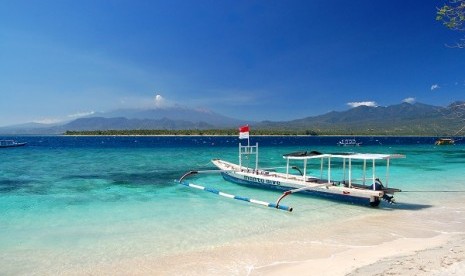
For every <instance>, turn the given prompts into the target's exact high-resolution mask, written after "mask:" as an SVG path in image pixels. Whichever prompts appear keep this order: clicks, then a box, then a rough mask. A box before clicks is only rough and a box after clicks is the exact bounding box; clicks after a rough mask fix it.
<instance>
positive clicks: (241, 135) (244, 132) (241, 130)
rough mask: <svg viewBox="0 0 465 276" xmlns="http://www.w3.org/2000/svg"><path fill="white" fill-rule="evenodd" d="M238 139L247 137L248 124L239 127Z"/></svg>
mask: <svg viewBox="0 0 465 276" xmlns="http://www.w3.org/2000/svg"><path fill="white" fill-rule="evenodd" d="M239 139H249V125H245V126H241V127H240V128H239Z"/></svg>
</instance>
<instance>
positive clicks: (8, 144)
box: [0, 140, 27, 148]
mask: <svg viewBox="0 0 465 276" xmlns="http://www.w3.org/2000/svg"><path fill="white" fill-rule="evenodd" d="M26 144H27V142H16V141H15V140H0V148H13V147H22V146H25V145H26Z"/></svg>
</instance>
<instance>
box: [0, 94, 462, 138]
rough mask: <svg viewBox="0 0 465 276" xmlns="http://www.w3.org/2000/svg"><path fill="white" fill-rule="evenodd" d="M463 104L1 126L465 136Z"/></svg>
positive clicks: (170, 114)
mask: <svg viewBox="0 0 465 276" xmlns="http://www.w3.org/2000/svg"><path fill="white" fill-rule="evenodd" d="M464 114H465V102H464V101H456V102H453V103H451V104H450V105H449V106H447V107H440V106H432V105H427V104H422V103H418V102H417V103H407V102H403V103H401V104H396V105H390V106H358V107H354V108H351V109H349V110H346V111H332V112H328V113H326V114H322V115H318V116H310V117H305V118H301V119H295V120H289V121H260V122H254V121H245V120H239V119H234V118H229V117H226V116H223V115H220V114H218V113H215V112H210V111H204V110H194V109H188V108H180V107H171V108H155V109H125V110H116V111H113V112H108V113H99V114H93V115H92V116H87V117H83V118H78V119H75V120H73V121H70V122H67V123H63V124H58V125H53V126H50V125H41V124H37V123H30V124H23V125H18V126H9V127H2V128H0V134H9V135H13V134H14V135H21V134H29V135H30V134H35V135H43V134H46V135H50V134H56V135H62V134H64V135H231V136H233V135H237V132H238V129H237V128H238V127H239V126H241V125H245V124H248V125H250V126H251V129H252V134H253V135H313V136H314V135H339V136H342V135H346V136H354V135H358V136H463V135H465V115H464Z"/></svg>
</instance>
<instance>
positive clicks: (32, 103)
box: [0, 0, 465, 126]
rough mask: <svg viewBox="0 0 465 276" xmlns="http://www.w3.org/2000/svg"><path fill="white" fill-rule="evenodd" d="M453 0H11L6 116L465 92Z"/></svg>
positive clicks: (259, 109)
mask: <svg viewBox="0 0 465 276" xmlns="http://www.w3.org/2000/svg"><path fill="white" fill-rule="evenodd" d="M441 3H442V1H440V0H377V1H373V0H353V1H342V0H303V1H297V0H286V1H284V0H282V1H275V0H261V1H260V0H245V1H243V0H231V1H230V0H221V1H218V0H195V1H194V0H181V1H179V0H167V1H156V0H80V1H75V0H57V1H47V0H44V1H29V0H28V1H23V0H0V6H1V8H0V126H6V125H13V124H20V123H26V122H41V123H54V122H59V121H64V120H71V119H75V118H79V117H80V116H85V115H89V114H94V113H96V112H107V111H112V110H115V109H121V108H165V107H169V106H183V107H189V108H195V109H205V110H211V111H214V112H216V113H220V114H222V115H225V116H229V117H233V118H237V119H243V120H250V121H262V120H272V121H285V120H291V119H299V118H304V117H308V116H315V115H320V114H324V113H326V112H329V111H334V110H335V111H343V110H347V109H349V108H351V107H354V106H357V105H360V104H365V105H373V106H387V105H393V104H399V103H402V102H404V101H405V102H410V103H414V102H420V103H425V104H431V105H439V106H447V105H448V104H450V103H452V102H453V101H456V100H465V70H464V65H465V49H458V48H452V47H448V45H453V44H454V43H455V42H457V41H459V40H460V38H461V37H463V36H465V32H462V33H460V32H454V31H451V30H448V29H446V28H445V27H444V26H442V24H441V23H440V22H438V21H436V20H435V14H436V9H437V7H439V6H440V5H441Z"/></svg>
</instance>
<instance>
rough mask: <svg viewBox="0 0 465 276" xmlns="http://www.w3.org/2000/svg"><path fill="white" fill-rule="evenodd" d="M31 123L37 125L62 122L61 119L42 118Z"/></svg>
mask: <svg viewBox="0 0 465 276" xmlns="http://www.w3.org/2000/svg"><path fill="white" fill-rule="evenodd" d="M32 122H33V123H38V124H47V125H48V124H56V123H60V122H62V120H61V119H58V118H42V119H38V120H33V121H32Z"/></svg>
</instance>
